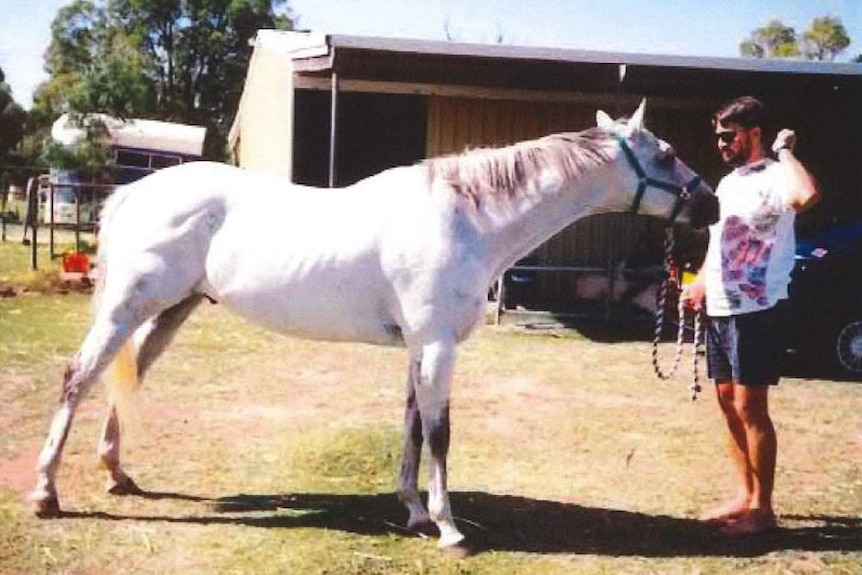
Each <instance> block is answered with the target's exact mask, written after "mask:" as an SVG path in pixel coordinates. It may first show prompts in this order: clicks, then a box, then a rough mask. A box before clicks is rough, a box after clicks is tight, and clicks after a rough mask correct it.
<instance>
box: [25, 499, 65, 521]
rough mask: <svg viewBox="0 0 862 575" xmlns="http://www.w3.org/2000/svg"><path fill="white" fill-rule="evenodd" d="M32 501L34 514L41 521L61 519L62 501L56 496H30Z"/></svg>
mask: <svg viewBox="0 0 862 575" xmlns="http://www.w3.org/2000/svg"><path fill="white" fill-rule="evenodd" d="M30 501H31V503H32V505H33V513H34V514H35V515H36V517H38V518H39V519H51V518H54V517H59V516H60V514H61V511H60V501H59V500H58V499H57V496H56V495H49V496H48V497H44V496H39V495H35V496H30Z"/></svg>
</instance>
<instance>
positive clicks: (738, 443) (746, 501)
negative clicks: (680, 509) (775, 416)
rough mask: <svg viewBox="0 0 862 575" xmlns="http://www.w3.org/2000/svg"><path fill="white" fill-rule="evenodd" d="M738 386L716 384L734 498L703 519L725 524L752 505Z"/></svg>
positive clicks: (746, 443) (746, 441)
mask: <svg viewBox="0 0 862 575" xmlns="http://www.w3.org/2000/svg"><path fill="white" fill-rule="evenodd" d="M736 387H737V386H736V384H734V383H733V382H729V381H728V382H719V383H717V384H716V392H717V395H718V405H719V407H720V408H721V412H722V414H723V415H724V418H725V421H726V423H727V430H728V436H727V447H728V454H729V455H730V460H731V463H732V465H733V484H734V485H733V487H734V492H735V493H734V495H733V496H732V498H731V499H730V500H729V501H728V502H726V503H724V504H722V505H720V506H719V507H717V508H715V509H713V510H711V511H709V512H707V513H706V514H704V515H703V516H702V517H701V518H702V519H704V520H706V521H713V520H717V521H725V520H727V519H732V518H734V517H737V516H739V515H741V514H743V513H745V512H746V511H747V510H748V508H749V506H750V503H751V491H752V485H751V468H750V464H749V461H748V438H747V436H746V432H745V427H744V426H743V422H742V420H741V419H740V417H739V414H738V413H737V411H736V407H735V390H736Z"/></svg>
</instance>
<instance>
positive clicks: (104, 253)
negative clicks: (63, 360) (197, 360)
mask: <svg viewBox="0 0 862 575" xmlns="http://www.w3.org/2000/svg"><path fill="white" fill-rule="evenodd" d="M130 190H131V188H130V187H129V186H123V187H121V188H118V189H117V190H116V191H114V193H112V194H111V195H110V196H109V197H108V199H107V201H106V202H105V205H104V207H103V208H102V214H101V217H100V221H99V233H98V236H97V238H96V242H97V247H98V254H97V259H96V261H97V262H98V264H97V265H98V268H97V275H96V286H95V290H94V293H93V300H92V310H93V313H94V314H95V313H96V312H97V310H98V307H99V305H100V302H101V300H102V294H103V291H104V288H105V278H106V277H107V275H108V244H109V243H110V235H111V233H110V232H111V223H112V221H113V219H114V215H115V213H116V212H117V210H118V209H119V207H120V206H121V205H122V203H123V201H124V200H125V199H126V197H127V196H128V194H129V191H130ZM137 355H138V354H137V349H136V346H135V342H134V338H133V337H131V336H130V337H128V338H127V339H126V341H125V342H124V343H123V345H122V346H121V347H120V349H119V351H117V354H116V355H115V356H114V358H113V359H112V360H111V363H110V364H108V367H107V368H106V369H105V372H104V382H105V386H106V387H107V389H108V401H109V402H110V403H111V404H112V405H113V406H114V407H115V408H116V410H117V416H118V417H119V420H120V422H121V423H123V422H128V421H131V420H132V415H133V410H132V405H133V401H132V400H133V394H134V392H135V391H136V390H137V389H138V386H139V385H140V378H139V377H138V361H137Z"/></svg>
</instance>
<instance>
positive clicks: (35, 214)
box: [0, 174, 115, 270]
mask: <svg viewBox="0 0 862 575" xmlns="http://www.w3.org/2000/svg"><path fill="white" fill-rule="evenodd" d="M114 188H115V185H114V184H95V183H88V184H82V183H74V182H55V181H52V180H51V179H50V178H49V176H48V175H44V174H43V175H39V176H34V177H31V178H29V180H28V181H27V184H26V186H25V188H24V190H20V188H17V187H15V186H10V187H9V189H8V190H7V191H4V194H3V198H2V200H3V201H2V205H0V212H2V214H0V215H2V217H0V226H2V230H0V232H2V240H3V241H6V239H7V224H9V223H18V224H21V226H22V230H23V235H22V241H23V242H24V243H25V244H27V243H29V245H30V247H31V250H30V252H31V255H30V267H31V268H32V269H34V270H35V269H37V267H38V264H37V257H36V254H37V250H38V247H39V243H40V241H39V231H40V229H43V228H47V231H48V242H47V243H48V249H49V253H50V257H51V258H52V259H53V258H56V257H58V256H60V255H62V254H59V253H57V250H56V246H57V238H58V232H59V233H61V234H64V235H65V236H66V237H67V238H68V237H72V238H73V243H74V246H75V247H74V249H75V251H76V252H80V251H82V248H83V247H84V240H83V237H82V236H85V235H86V236H89V237H90V239H91V240H92V242H91V243H92V244H94V243H95V236H96V232H97V230H98V226H99V214H100V213H101V208H102V205H103V204H104V201H105V199H106V198H107V197H108V196H109V195H110V194H111V193H112V192H113V191H114ZM22 213H23V216H22V215H21V214H22ZM28 236H29V237H28Z"/></svg>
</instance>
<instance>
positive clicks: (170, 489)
mask: <svg viewBox="0 0 862 575" xmlns="http://www.w3.org/2000/svg"><path fill="white" fill-rule="evenodd" d="M88 305H89V304H88V299H87V297H86V296H84V295H82V294H76V293H70V294H67V295H58V294H52V295H23V296H19V297H15V298H8V299H3V300H0V405H2V406H3V407H2V409H0V526H2V528H0V573H3V574H5V573H70V574H72V573H82V574H83V573H86V574H93V573H118V572H124V573H162V572H184V573H188V574H197V573H255V574H258V573H264V574H266V573H301V574H306V573H309V574H338V575H341V574H357V575H358V574H363V575H370V574H381V575H384V574H385V575H391V574H424V573H435V574H436V573H442V574H452V575H456V574H457V575H466V574H471V575H472V574H475V575H482V574H491V573H494V574H501V573H502V574H506V573H535V574H538V575H548V574H557V573H587V574H591V573H595V574H598V573H661V574H664V573H671V574H672V573H679V574H691V573H710V574H713V573H716V574H731V573H733V574H735V573H742V572H744V573H755V574H776V573H779V574H784V573H789V574H794V573H795V574H803V573H804V574H808V573H824V574H842V573H847V574H849V573H859V572H860V570H862V506H860V501H862V469H860V462H862V434H860V431H859V425H858V422H859V416H858V414H859V413H860V412H862V385H860V384H854V383H846V382H835V381H826V380H818V379H800V378H786V379H785V380H783V381H782V384H781V386H779V388H778V389H777V390H776V393H775V394H774V399H773V405H774V407H773V410H774V413H775V418H776V425H777V427H778V433H779V440H780V459H779V469H778V479H777V487H776V502H777V506H778V511H779V513H780V515H781V518H780V522H781V525H782V529H781V530H779V531H778V532H776V533H775V534H772V535H769V536H765V537H761V538H754V539H749V540H741V541H740V540H732V539H727V538H723V537H721V536H719V535H717V534H716V533H715V532H714V531H712V530H710V529H707V528H704V526H702V525H700V524H699V523H697V522H696V521H693V520H692V519H691V518H692V517H693V516H695V515H696V514H697V513H698V512H699V511H701V510H703V509H704V508H707V507H710V506H712V505H713V504H714V503H716V502H717V501H718V500H720V499H721V498H723V497H725V496H727V495H728V491H727V488H726V486H725V485H726V480H727V478H728V463H727V461H726V460H725V455H724V450H723V445H722V439H721V438H722V433H723V430H722V425H721V421H720V419H719V415H718V413H717V409H716V407H715V405H714V402H713V401H712V398H710V397H709V395H708V394H706V393H705V394H703V396H702V398H701V399H700V400H699V401H698V402H696V403H694V404H692V403H690V402H689V400H688V394H687V391H686V389H685V383H684V382H682V381H676V382H671V383H662V382H658V381H657V380H656V379H655V378H654V377H653V376H652V375H651V373H650V372H649V369H650V368H649V346H648V344H646V343H644V342H639V341H627V342H616V343H614V342H605V343H598V342H595V341H592V340H590V339H587V338H585V337H582V336H579V335H578V334H573V333H572V332H548V333H543V334H536V333H529V334H528V333H525V332H524V331H523V330H519V329H514V328H509V327H501V328H486V329H485V330H483V331H481V332H480V334H479V335H477V336H476V337H474V338H473V339H471V340H470V341H468V342H467V343H466V344H465V345H463V346H462V348H461V350H460V356H459V361H458V364H457V368H456V376H455V384H454V387H453V394H452V424H453V439H452V448H451V458H450V488H451V490H452V501H453V508H454V511H455V514H456V516H457V517H458V521H459V524H460V526H461V527H462V529H463V530H464V531H465V533H466V534H467V535H468V537H470V538H471V539H473V540H474V541H475V542H476V543H477V545H478V546H479V547H480V549H481V552H479V553H477V554H476V555H474V556H472V557H469V558H466V559H454V558H451V557H448V556H446V555H444V554H442V553H440V552H439V551H438V550H437V549H436V546H435V541H434V540H433V539H423V538H420V537H417V536H415V535H413V534H410V533H408V532H406V531H405V530H404V529H403V527H402V525H403V521H404V519H405V518H406V517H405V515H406V514H405V512H404V511H403V510H402V508H401V507H400V505H399V504H398V502H397V501H396V499H395V497H394V495H393V491H394V486H395V483H396V478H397V473H398V458H399V457H400V443H401V430H400V422H401V417H402V409H403V397H402V386H403V379H404V376H405V373H404V372H405V369H406V360H405V358H404V354H403V352H402V351H400V350H392V349H387V348H378V347H369V346H362V345H350V344H320V343H311V342H305V341H301V340H295V339H288V338H283V337H280V336H274V335H272V334H270V333H268V332H265V331H263V330H260V329H258V328H255V327H253V326H250V325H248V324H245V323H242V322H240V321H239V320H237V319H236V318H234V317H233V316H230V315H229V314H227V313H226V312H225V310H223V309H222V308H221V307H219V306H209V305H205V306H202V307H201V309H200V310H199V312H197V313H196V314H195V315H194V316H192V318H191V319H190V320H189V322H188V324H187V325H186V326H184V328H183V330H181V332H180V334H179V335H178V337H177V340H176V342H175V343H174V345H173V346H172V347H171V349H170V350H169V351H168V352H167V353H166V354H165V356H164V357H163V358H162V359H161V360H160V362H159V363H157V364H156V366H155V367H154V368H153V371H152V373H151V374H150V376H149V378H148V380H147V382H146V383H145V386H144V389H143V390H142V392H141V394H140V398H139V403H138V406H139V412H138V416H137V418H136V419H135V420H134V421H133V422H131V423H130V424H129V426H128V429H127V435H126V436H125V438H124V446H123V451H124V458H125V462H126V468H127V471H129V472H130V473H131V475H132V476H133V477H134V478H135V479H136V481H138V483H139V484H140V485H141V486H142V487H143V488H144V489H145V490H147V495H146V496H144V497H129V498H116V497H110V496H108V495H106V494H104V493H103V491H102V485H101V481H102V479H101V477H100V474H99V471H98V470H97V468H96V458H95V454H94V446H95V438H96V436H97V432H98V428H99V425H100V423H101V419H100V418H101V412H102V402H103V395H104V394H103V391H102V390H101V389H100V388H98V387H96V388H94V389H93V390H92V393H91V395H90V397H89V398H88V399H87V400H85V402H84V403H83V405H82V406H81V408H80V410H79V412H78V416H77V418H76V421H75V426H74V428H73V430H72V433H71V435H70V438H69V442H68V444H67V447H66V451H65V457H64V461H63V464H62V466H61V469H60V475H59V489H60V497H61V504H62V505H63V507H64V509H65V510H66V511H67V515H66V516H65V517H63V518H61V519H57V520H47V521H43V520H37V519H35V518H34V517H32V516H31V514H30V513H29V511H28V508H27V506H26V503H25V501H24V497H25V494H26V492H27V491H28V490H29V489H30V488H31V487H32V481H33V473H32V468H33V465H34V462H35V456H36V453H37V451H38V449H39V447H40V445H41V442H42V441H43V440H44V438H45V435H46V433H47V428H48V424H49V420H50V417H51V415H52V411H53V409H54V407H55V405H56V400H57V397H58V394H59V386H60V381H61V376H62V372H63V369H64V366H65V362H66V360H67V359H68V357H69V356H70V354H71V353H73V352H74V350H75V348H76V346H77V345H78V344H79V342H80V340H81V338H82V337H83V334H84V332H85V330H86V326H87V321H88ZM423 478H424V477H423Z"/></svg>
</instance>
